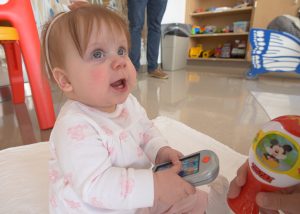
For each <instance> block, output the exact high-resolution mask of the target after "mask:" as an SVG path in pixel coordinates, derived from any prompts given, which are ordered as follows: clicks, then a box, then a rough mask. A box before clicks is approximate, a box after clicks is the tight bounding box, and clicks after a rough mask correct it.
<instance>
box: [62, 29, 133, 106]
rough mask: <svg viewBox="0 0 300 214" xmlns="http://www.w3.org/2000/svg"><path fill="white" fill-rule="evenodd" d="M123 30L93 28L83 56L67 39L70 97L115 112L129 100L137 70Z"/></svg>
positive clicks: (67, 69)
mask: <svg viewBox="0 0 300 214" xmlns="http://www.w3.org/2000/svg"><path fill="white" fill-rule="evenodd" d="M93 29H97V26H94V28H93ZM120 32H121V31H117V32H111V31H110V30H109V28H108V27H106V26H105V25H103V27H102V28H101V29H100V30H99V31H97V30H93V31H92V34H91V38H90V41H89V43H88V47H87V50H86V52H85V53H84V55H83V58H81V57H80V55H79V53H78V51H77V50H76V48H75V46H74V45H73V44H71V42H67V43H70V44H66V46H67V49H66V53H67V57H66V61H65V65H66V66H65V68H66V73H67V76H68V79H69V81H70V84H71V85H72V91H71V92H70V94H69V95H70V98H71V99H73V100H77V101H80V102H82V103H84V104H86V105H89V106H91V107H94V108H97V109H99V110H101V111H104V112H113V111H114V110H115V107H116V105H117V104H120V103H123V102H124V101H125V100H126V98H127V97H128V95H129V93H130V92H131V90H132V89H133V88H134V86H135V83H136V71H135V68H134V66H133V64H132V63H131V60H130V59H129V57H128V51H129V50H128V48H129V47H128V44H127V39H126V36H125V34H124V33H122V32H121V33H120Z"/></svg>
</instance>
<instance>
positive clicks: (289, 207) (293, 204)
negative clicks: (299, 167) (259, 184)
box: [256, 184, 300, 214]
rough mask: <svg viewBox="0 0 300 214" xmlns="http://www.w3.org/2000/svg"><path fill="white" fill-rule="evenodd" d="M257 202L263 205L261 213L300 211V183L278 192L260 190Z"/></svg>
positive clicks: (294, 212)
mask: <svg viewBox="0 0 300 214" xmlns="http://www.w3.org/2000/svg"><path fill="white" fill-rule="evenodd" d="M256 203H257V205H258V206H260V207H261V209H260V211H261V213H279V212H278V210H281V211H283V212H284V213H288V214H296V213H299V211H300V184H298V185H295V186H293V187H290V188H288V189H285V190H282V191H278V192H260V193H258V194H257V195H256Z"/></svg>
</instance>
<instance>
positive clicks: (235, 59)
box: [187, 57, 247, 62]
mask: <svg viewBox="0 0 300 214" xmlns="http://www.w3.org/2000/svg"><path fill="white" fill-rule="evenodd" d="M187 59H188V60H191V61H229V62H247V59H238V58H189V57H188V58H187Z"/></svg>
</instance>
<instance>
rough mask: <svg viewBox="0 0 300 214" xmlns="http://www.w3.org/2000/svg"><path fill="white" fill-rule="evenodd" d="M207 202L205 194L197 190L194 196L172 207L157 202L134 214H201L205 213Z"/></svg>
mask: <svg viewBox="0 0 300 214" xmlns="http://www.w3.org/2000/svg"><path fill="white" fill-rule="evenodd" d="M207 202H208V200H207V193H206V192H204V191H201V190H197V191H196V193H195V194H193V195H189V196H187V197H186V198H184V199H183V200H180V201H178V202H176V203H175V204H173V205H166V204H164V203H162V202H159V201H158V202H154V205H153V207H147V208H141V209H138V210H137V212H136V214H162V213H163V214H174V213H189V214H202V213H205V210H206V208H207Z"/></svg>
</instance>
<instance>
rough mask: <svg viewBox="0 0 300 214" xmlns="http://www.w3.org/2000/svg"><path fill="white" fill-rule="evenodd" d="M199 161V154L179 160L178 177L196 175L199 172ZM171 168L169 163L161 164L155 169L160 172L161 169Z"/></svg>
mask: <svg viewBox="0 0 300 214" xmlns="http://www.w3.org/2000/svg"><path fill="white" fill-rule="evenodd" d="M199 160H200V154H195V155H193V156H191V157H186V158H183V159H181V162H182V168H181V171H180V172H179V173H178V175H179V176H181V177H185V176H188V175H192V174H196V173H198V172H199ZM171 166H172V164H171V163H167V164H163V165H161V166H159V167H157V169H156V171H160V170H163V169H167V168H170V167H171Z"/></svg>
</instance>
